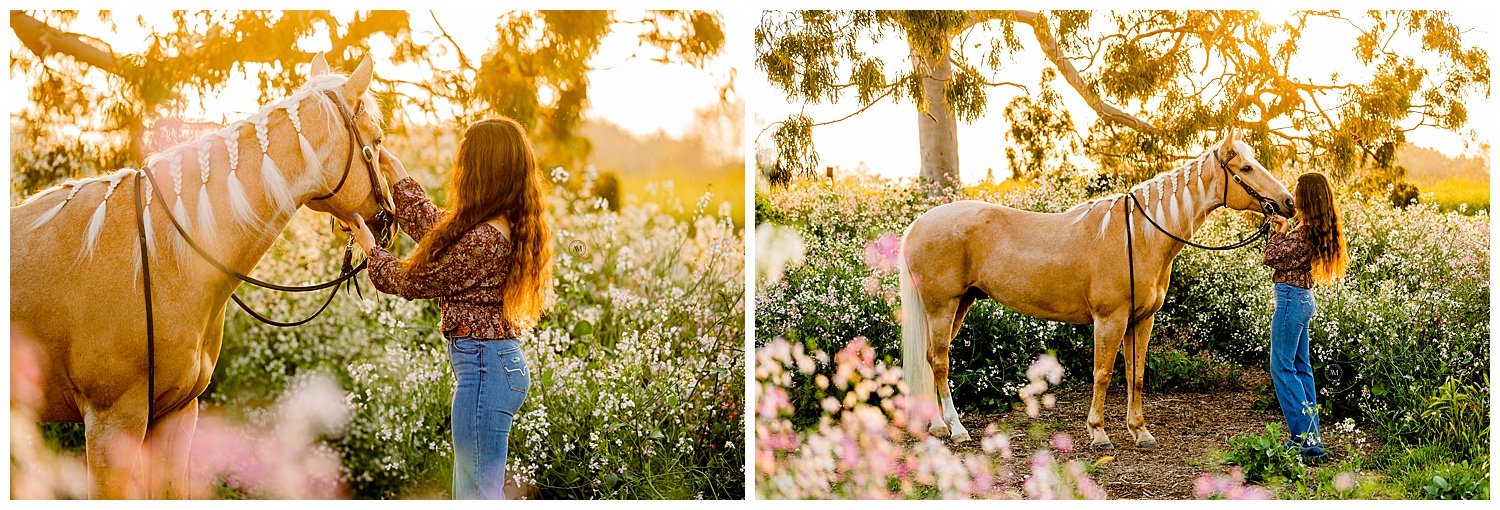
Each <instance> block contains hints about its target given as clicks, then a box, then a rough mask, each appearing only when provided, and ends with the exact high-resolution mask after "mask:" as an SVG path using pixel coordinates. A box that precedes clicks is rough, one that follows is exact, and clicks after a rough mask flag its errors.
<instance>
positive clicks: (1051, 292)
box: [974, 208, 1093, 324]
mask: <svg viewBox="0 0 1500 510" xmlns="http://www.w3.org/2000/svg"><path fill="white" fill-rule="evenodd" d="M985 216H987V218H985V223H986V225H985V228H983V229H982V230H980V233H981V235H982V236H983V237H984V238H986V239H985V240H984V241H983V242H981V243H979V244H978V246H979V250H980V252H979V253H978V254H977V256H976V257H974V260H975V262H976V267H975V268H974V274H975V275H976V278H975V286H976V287H978V288H979V289H980V290H982V291H984V292H985V293H986V294H989V296H990V298H992V299H994V300H995V301H997V302H999V303H1000V304H1002V305H1005V306H1006V307H1008V308H1010V309H1012V310H1015V311H1017V312H1020V313H1023V314H1026V315H1030V316H1032V317H1036V318H1038V319H1044V320H1051V321H1058V322H1066V323H1070V324H1087V323H1089V322H1092V320H1093V319H1092V316H1091V315H1090V313H1089V305H1088V292H1087V291H1088V287H1089V277H1088V274H1089V272H1088V269H1089V267H1090V265H1089V263H1088V260H1087V259H1086V257H1087V256H1088V255H1089V253H1088V250H1086V249H1085V250H1079V249H1075V248H1074V244H1073V243H1072V242H1071V240H1069V239H1067V236H1066V234H1067V232H1066V231H1065V230H1062V229H1059V228H1058V227H1057V226H1055V225H1052V224H1051V222H1050V220H1051V219H1052V215H1045V214H1038V213H1032V212H1027V211H1020V210H1016V209H1009V208H996V209H993V210H990V211H987V212H986V214H985Z"/></svg>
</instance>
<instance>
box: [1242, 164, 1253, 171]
mask: <svg viewBox="0 0 1500 510" xmlns="http://www.w3.org/2000/svg"><path fill="white" fill-rule="evenodd" d="M1251 170H1254V169H1253V168H1250V165H1245V166H1242V167H1240V171H1241V172H1245V173H1250V171H1251Z"/></svg>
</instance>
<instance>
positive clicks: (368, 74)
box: [303, 53, 393, 234]
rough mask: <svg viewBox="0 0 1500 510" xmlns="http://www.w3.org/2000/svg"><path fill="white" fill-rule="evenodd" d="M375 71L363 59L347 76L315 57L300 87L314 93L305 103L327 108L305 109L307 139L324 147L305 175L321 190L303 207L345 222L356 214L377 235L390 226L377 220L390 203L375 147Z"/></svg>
mask: <svg viewBox="0 0 1500 510" xmlns="http://www.w3.org/2000/svg"><path fill="white" fill-rule="evenodd" d="M373 67H374V65H373V62H372V61H371V60H370V57H369V56H366V57H365V58H364V59H363V60H361V61H360V63H359V65H358V66H357V67H355V69H354V72H352V73H349V75H348V76H347V77H345V76H342V75H339V74H336V73H333V72H331V71H330V70H329V67H328V62H327V60H325V59H324V57H323V54H322V53H318V54H317V55H316V56H314V57H313V60H312V76H311V78H309V79H308V83H307V84H306V85H304V89H314V90H315V91H314V93H312V94H308V96H307V98H306V99H304V101H315V102H318V103H321V104H322V105H323V106H325V107H324V108H310V109H308V110H306V111H307V112H308V114H307V115H304V119H303V123H304V128H305V129H307V130H308V131H309V133H308V134H309V135H310V137H317V138H321V139H322V140H321V143H319V142H313V143H317V144H318V146H320V147H322V148H323V151H321V152H320V159H321V164H320V165H316V166H317V167H318V168H315V169H314V170H315V172H314V173H315V175H313V176H310V177H309V179H311V180H315V181H316V182H319V183H320V184H318V185H315V186H314V188H313V189H315V190H319V191H317V194H316V196H313V197H311V199H310V200H309V201H308V202H307V207H308V208H309V209H312V210H314V211H319V212H326V213H329V214H331V215H333V216H334V217H335V218H337V219H338V220H339V221H340V222H342V223H345V224H347V223H350V222H352V221H353V219H354V214H356V213H358V214H360V215H361V216H363V217H365V218H369V219H370V220H371V221H370V223H371V226H372V227H374V228H375V229H376V231H377V234H379V233H381V232H383V229H384V228H388V227H389V226H390V225H389V224H388V223H389V222H382V221H379V219H380V215H378V213H380V212H382V211H389V210H391V208H392V207H393V204H392V202H391V183H390V182H389V179H388V178H387V176H386V175H385V171H384V170H382V169H381V163H380V147H379V146H380V140H381V137H382V136H383V135H384V132H383V130H382V128H381V120H382V119H381V112H380V108H379V106H378V105H377V104H376V103H375V98H374V95H373V94H371V93H370V92H369V87H370V81H371V79H372V77H373ZM334 101H337V102H338V103H335V102H334ZM328 105H332V107H327V106H328ZM351 124H352V128H351ZM319 131H321V133H319Z"/></svg>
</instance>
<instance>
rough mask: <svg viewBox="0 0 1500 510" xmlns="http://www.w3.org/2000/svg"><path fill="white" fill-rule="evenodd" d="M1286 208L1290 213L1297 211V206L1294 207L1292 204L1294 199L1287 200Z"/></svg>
mask: <svg viewBox="0 0 1500 510" xmlns="http://www.w3.org/2000/svg"><path fill="white" fill-rule="evenodd" d="M1286 208H1287V210H1288V211H1291V210H1296V209H1297V206H1296V205H1293V204H1292V199H1290V198H1288V199H1286Z"/></svg>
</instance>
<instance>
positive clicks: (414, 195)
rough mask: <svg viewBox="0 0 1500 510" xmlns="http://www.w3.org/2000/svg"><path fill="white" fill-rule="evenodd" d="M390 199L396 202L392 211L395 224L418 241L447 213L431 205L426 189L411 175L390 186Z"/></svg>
mask: <svg viewBox="0 0 1500 510" xmlns="http://www.w3.org/2000/svg"><path fill="white" fill-rule="evenodd" d="M391 199H392V201H394V202H395V203H396V210H395V211H392V212H393V213H394V214H395V215H396V224H397V225H399V226H400V227H401V231H403V232H406V235H409V236H411V238H412V239H413V240H416V241H419V242H420V241H421V240H422V238H423V237H427V231H428V230H432V226H433V225H436V224H437V222H438V221H439V220H441V219H442V218H443V216H444V215H446V214H447V211H444V210H442V209H438V208H437V206H436V205H433V203H432V199H431V198H428V197H427V190H426V189H424V188H422V185H421V184H417V181H416V179H412V178H411V176H407V177H406V178H405V179H402V180H399V181H396V184H394V185H392V186H391Z"/></svg>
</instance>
